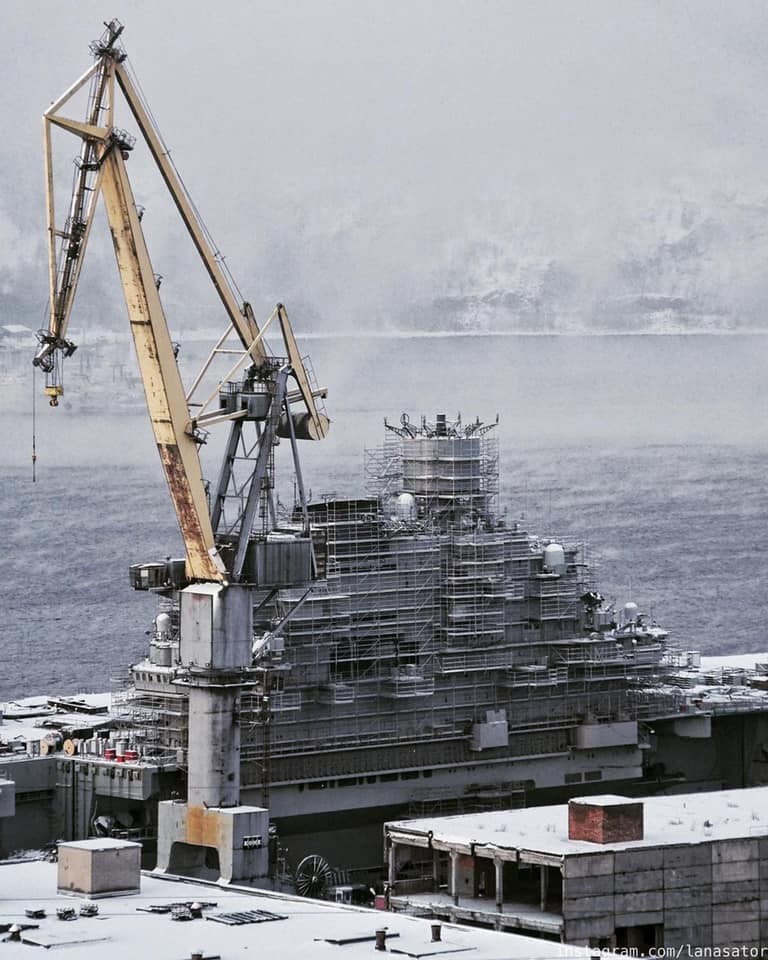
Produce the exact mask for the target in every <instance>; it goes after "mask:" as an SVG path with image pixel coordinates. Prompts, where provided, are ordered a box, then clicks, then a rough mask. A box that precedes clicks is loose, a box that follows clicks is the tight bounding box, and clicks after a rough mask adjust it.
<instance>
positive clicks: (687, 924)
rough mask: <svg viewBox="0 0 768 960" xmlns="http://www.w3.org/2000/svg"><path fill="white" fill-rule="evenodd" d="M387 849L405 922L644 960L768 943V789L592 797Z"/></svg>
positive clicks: (444, 822)
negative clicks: (511, 934)
mask: <svg viewBox="0 0 768 960" xmlns="http://www.w3.org/2000/svg"><path fill="white" fill-rule="evenodd" d="M385 836H386V846H387V849H388V857H389V862H388V868H389V896H390V906H391V908H392V909H393V910H398V911H400V910H402V911H407V912H409V913H412V914H417V915H420V916H430V917H440V918H445V919H450V920H452V921H459V922H461V921H464V922H469V923H472V924H480V925H485V926H488V927H492V928H495V929H498V930H517V931H526V932H530V933H532V934H535V935H537V936H540V937H543V938H546V939H554V940H559V941H563V942H567V943H573V944H581V945H586V946H591V947H601V948H617V949H626V948H634V949H637V950H640V951H641V953H642V952H643V951H648V950H651V949H652V948H656V947H662V946H663V947H670V948H671V947H682V948H685V947H686V946H688V945H690V946H696V947H715V946H716V947H725V946H728V947H736V946H738V947H750V948H751V947H759V946H760V945H761V944H765V943H766V942H768V787H755V788H752V789H746V790H725V791H719V792H717V793H697V794H681V795H677V796H661V797H649V798H644V799H643V800H630V799H628V798H625V797H616V796H610V795H605V796H593V797H585V798H581V799H575V800H571V801H570V802H569V803H568V804H567V805H566V804H561V805H557V806H548V807H539V808H537V809H528V810H506V811H492V812H487V813H483V814H474V815H464V816H454V817H433V818H429V819H420V820H412V821H400V822H393V823H388V824H387V825H386V826H385ZM755 955H756V954H755Z"/></svg>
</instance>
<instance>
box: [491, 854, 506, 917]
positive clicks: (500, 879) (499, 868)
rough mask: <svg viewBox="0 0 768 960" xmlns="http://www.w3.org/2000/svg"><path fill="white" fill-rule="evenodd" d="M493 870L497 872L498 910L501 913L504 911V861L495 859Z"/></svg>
mask: <svg viewBox="0 0 768 960" xmlns="http://www.w3.org/2000/svg"><path fill="white" fill-rule="evenodd" d="M493 868H494V870H495V871H496V910H497V911H498V912H499V913H501V912H502V910H503V909H504V861H503V860H499V859H494V861H493Z"/></svg>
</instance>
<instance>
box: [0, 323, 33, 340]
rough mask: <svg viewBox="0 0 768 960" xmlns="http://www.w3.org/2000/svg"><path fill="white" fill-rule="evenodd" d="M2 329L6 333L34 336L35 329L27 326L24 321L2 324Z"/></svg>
mask: <svg viewBox="0 0 768 960" xmlns="http://www.w3.org/2000/svg"><path fill="white" fill-rule="evenodd" d="M0 330H2V331H3V332H4V333H9V334H27V335H28V336H30V337H34V335H35V334H34V331H33V330H31V329H30V328H29V327H25V326H24V324H23V323H4V324H2V326H0Z"/></svg>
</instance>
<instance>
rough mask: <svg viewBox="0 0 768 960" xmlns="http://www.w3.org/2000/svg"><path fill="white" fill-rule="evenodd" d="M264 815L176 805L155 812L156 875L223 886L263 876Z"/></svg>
mask: <svg viewBox="0 0 768 960" xmlns="http://www.w3.org/2000/svg"><path fill="white" fill-rule="evenodd" d="M268 830H269V811H268V810H265V809H264V808H263V807H203V806H192V805H191V804H189V803H183V802H181V801H178V800H164V801H162V802H161V803H159V804H158V806H157V831H158V842H157V868H156V869H157V870H158V871H159V872H162V873H174V874H179V875H181V876H185V877H195V878H196V879H200V880H219V881H221V882H224V883H237V882H245V881H254V880H260V879H261V880H263V879H265V878H266V876H267V873H268V858H269V844H268Z"/></svg>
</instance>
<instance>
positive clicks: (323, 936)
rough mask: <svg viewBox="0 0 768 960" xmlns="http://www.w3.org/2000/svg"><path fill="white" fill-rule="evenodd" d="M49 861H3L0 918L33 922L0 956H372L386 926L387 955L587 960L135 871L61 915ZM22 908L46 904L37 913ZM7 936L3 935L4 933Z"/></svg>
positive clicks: (558, 950) (516, 941)
mask: <svg viewBox="0 0 768 960" xmlns="http://www.w3.org/2000/svg"><path fill="white" fill-rule="evenodd" d="M56 877H57V867H56V864H52V863H46V862H43V861H39V860H38V861H30V862H15V863H13V862H6V863H0V915H1V917H0V922H2V923H4V924H5V923H8V924H12V923H19V924H28V925H37V929H27V930H25V931H23V933H22V937H23V938H25V939H26V941H27V942H26V943H25V942H21V943H10V942H7V940H6V942H4V943H3V947H2V954H3V957H9V958H13V957H19V958H25V960H29V958H30V956H31V954H30V952H29V946H28V943H37V944H39V945H41V946H46V947H56V946H60V947H69V952H68V953H67V955H68V956H77V957H78V958H85V960H87V958H89V957H91V958H93V960H100V958H101V957H104V956H108V957H109V958H110V960H135V958H136V957H141V958H142V960H155V958H157V960H187V958H189V957H190V956H191V954H192V953H193V952H195V951H202V953H203V956H206V957H212V956H221V957H222V958H226V960H247V958H251V960H253V958H254V957H269V958H270V960H272V958H276V960H294V958H295V960H312V958H321V960H333V958H336V957H338V960H362V958H366V960H370V958H371V957H372V956H378V954H377V953H375V952H374V938H375V932H376V930H377V929H379V928H382V927H385V928H386V930H387V941H386V946H387V953H388V954H390V953H391V954H394V953H396V952H397V953H398V954H399V955H400V956H404V957H427V956H429V957H437V958H440V957H442V956H445V957H446V958H447V960H451V958H453V957H455V956H456V955H457V954H459V953H464V952H468V955H469V956H471V957H472V958H474V960H517V958H520V960H522V958H526V960H545V958H557V957H563V958H565V957H570V958H571V960H578V958H579V957H584V958H585V960H587V958H588V957H589V956H590V951H589V950H588V949H586V948H585V949H583V950H582V949H580V948H578V947H573V946H569V945H567V944H558V943H551V942H549V941H545V940H537V939H534V938H532V937H525V936H520V935H517V934H512V933H497V932H496V931H493V930H483V929H479V928H475V927H461V926H458V925H456V924H449V923H443V924H442V939H441V941H440V942H439V943H433V942H432V938H431V928H430V921H429V920H425V919H421V918H417V917H411V916H408V915H406V914H403V913H389V912H385V911H381V910H370V909H367V908H363V907H350V906H344V905H342V904H335V903H329V902H326V901H319V900H309V899H305V898H301V897H295V896H289V895H283V894H274V893H269V892H266V891H260V890H254V891H251V890H245V889H244V888H234V887H231V886H219V885H217V884H206V883H199V882H196V881H184V880H181V879H179V878H164V877H162V876H160V875H156V874H146V873H144V874H142V877H141V892H140V893H138V894H133V895H123V896H118V897H110V898H102V899H99V900H98V901H97V905H98V915H97V916H95V917H81V916H79V915H78V916H76V918H75V919H74V920H71V921H63V920H59V919H58V918H57V916H56V911H57V909H60V908H62V907H65V908H66V907H69V908H74V909H75V912H76V913H77V912H78V911H79V906H80V904H81V903H83V902H84V898H78V897H72V896H63V895H58V894H57V892H56ZM195 901H197V902H198V903H203V904H215V906H207V907H206V908H205V909H204V911H203V917H202V918H201V919H194V920H187V921H177V920H173V919H172V915H171V913H170V912H164V913H161V912H158V911H157V910H155V911H153V910H152V908H165V909H166V910H168V909H169V908H170V906H171V904H174V903H176V904H180V903H186V904H189V903H194V902H195ZM26 910H45V912H46V916H45V918H43V919H34V918H28V917H27V916H26V913H25V911H26ZM247 911H262V913H263V914H264V915H263V916H262V917H261V918H260V919H259V917H258V916H254V917H253V920H252V922H245V923H242V924H241V925H236V924H235V923H234V922H233V921H234V918H230V922H226V921H222V920H220V921H219V922H216V921H214V920H213V918H214V917H215V916H217V915H221V914H235V913H237V914H244V913H246V912H247ZM4 939H5V938H4Z"/></svg>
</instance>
